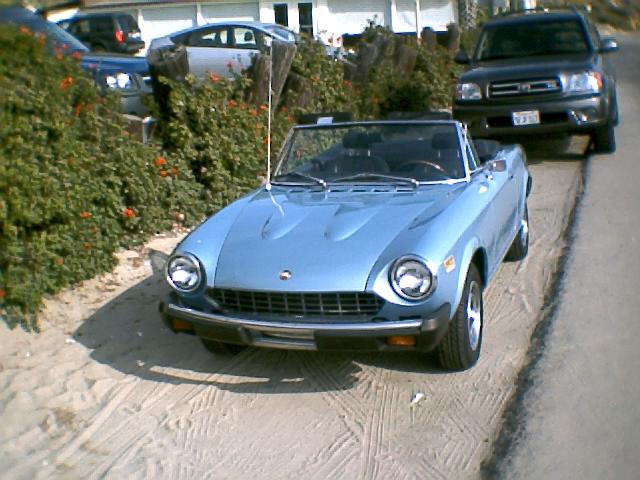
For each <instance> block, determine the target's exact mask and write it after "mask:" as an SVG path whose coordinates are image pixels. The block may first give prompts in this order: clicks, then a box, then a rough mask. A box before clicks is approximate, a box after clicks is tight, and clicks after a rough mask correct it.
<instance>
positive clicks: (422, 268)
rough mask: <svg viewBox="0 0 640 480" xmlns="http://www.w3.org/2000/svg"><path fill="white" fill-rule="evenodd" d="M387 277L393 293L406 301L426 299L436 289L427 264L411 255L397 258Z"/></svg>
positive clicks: (434, 279) (433, 277)
mask: <svg viewBox="0 0 640 480" xmlns="http://www.w3.org/2000/svg"><path fill="white" fill-rule="evenodd" d="M389 277H390V278H389V282H390V283H391V286H392V287H393V289H394V291H395V292H396V293H397V294H398V295H400V296H401V297H402V298H404V299H406V300H422V299H424V298H427V297H428V296H429V294H430V293H431V292H433V290H434V289H435V287H436V277H435V275H434V274H433V273H432V272H431V270H430V269H429V267H428V266H427V263H426V262H425V261H424V260H423V259H422V258H420V257H416V256H413V255H411V256H406V257H400V258H398V259H397V260H396V261H395V262H394V263H393V265H392V266H391V271H390V275H389Z"/></svg>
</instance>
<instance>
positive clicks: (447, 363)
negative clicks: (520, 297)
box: [438, 264, 483, 370]
mask: <svg viewBox="0 0 640 480" xmlns="http://www.w3.org/2000/svg"><path fill="white" fill-rule="evenodd" d="M482 327H483V306H482V279H481V278H480V273H478V269H477V268H476V266H475V265H473V264H471V265H470V266H469V271H468V272H467V278H466V280H465V283H464V291H463V292H462V298H461V299H460V305H458V309H457V310H456V312H455V314H454V316H453V318H452V319H451V322H450V323H449V330H447V333H446V334H445V336H444V337H443V338H442V340H441V341H440V344H439V345H438V360H439V362H440V365H441V366H442V367H443V368H446V369H448V370H466V369H467V368H470V367H472V366H473V365H475V363H476V362H477V361H478V357H480V347H481V346H482Z"/></svg>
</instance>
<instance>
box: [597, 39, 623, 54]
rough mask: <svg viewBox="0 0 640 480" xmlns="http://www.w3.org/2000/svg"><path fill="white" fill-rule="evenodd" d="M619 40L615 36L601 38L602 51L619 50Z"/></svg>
mask: <svg viewBox="0 0 640 480" xmlns="http://www.w3.org/2000/svg"><path fill="white" fill-rule="evenodd" d="M618 48H619V47H618V41H617V40H616V39H615V38H613V37H604V38H603V39H602V40H600V53H609V52H616V51H618Z"/></svg>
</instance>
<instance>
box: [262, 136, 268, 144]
mask: <svg viewBox="0 0 640 480" xmlns="http://www.w3.org/2000/svg"><path fill="white" fill-rule="evenodd" d="M268 143H269V137H264V140H262V144H263V145H267V144H268Z"/></svg>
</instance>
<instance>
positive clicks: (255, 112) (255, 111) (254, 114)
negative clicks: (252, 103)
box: [249, 108, 258, 117]
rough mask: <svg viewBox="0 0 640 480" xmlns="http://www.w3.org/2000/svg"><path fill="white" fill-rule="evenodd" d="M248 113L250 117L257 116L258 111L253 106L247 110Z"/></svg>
mask: <svg viewBox="0 0 640 480" xmlns="http://www.w3.org/2000/svg"><path fill="white" fill-rule="evenodd" d="M249 115H251V116H252V117H257V116H258V111H257V110H256V109H255V108H253V109H251V110H249Z"/></svg>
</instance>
